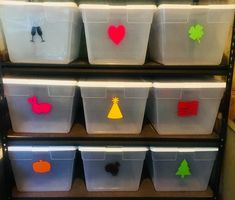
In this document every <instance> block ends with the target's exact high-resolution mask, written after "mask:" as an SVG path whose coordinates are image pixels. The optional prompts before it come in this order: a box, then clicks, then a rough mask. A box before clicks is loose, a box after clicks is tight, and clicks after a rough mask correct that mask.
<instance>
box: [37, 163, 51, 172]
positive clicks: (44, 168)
mask: <svg viewBox="0 0 235 200" xmlns="http://www.w3.org/2000/svg"><path fill="white" fill-rule="evenodd" d="M33 171H34V172H35V173H39V174H45V173H48V172H50V171H51V163H49V162H48V161H44V160H39V161H36V162H34V163H33Z"/></svg>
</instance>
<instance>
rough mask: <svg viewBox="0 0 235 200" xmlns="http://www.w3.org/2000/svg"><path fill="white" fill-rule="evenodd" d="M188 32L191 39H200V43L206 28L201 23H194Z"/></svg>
mask: <svg viewBox="0 0 235 200" xmlns="http://www.w3.org/2000/svg"><path fill="white" fill-rule="evenodd" d="M188 33H189V38H190V39H192V40H193V41H198V43H200V40H201V39H202V37H203V35H204V28H203V26H202V25H200V24H196V25H192V26H191V27H190V28H189V31H188Z"/></svg>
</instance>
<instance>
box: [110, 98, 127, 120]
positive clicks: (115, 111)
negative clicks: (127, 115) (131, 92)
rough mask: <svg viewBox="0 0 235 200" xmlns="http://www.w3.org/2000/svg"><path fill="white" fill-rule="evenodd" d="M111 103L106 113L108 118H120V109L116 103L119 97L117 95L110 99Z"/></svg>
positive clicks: (121, 116)
mask: <svg viewBox="0 0 235 200" xmlns="http://www.w3.org/2000/svg"><path fill="white" fill-rule="evenodd" d="M112 102H113V105H112V107H111V109H110V111H109V113H108V115H107V118H108V119H113V120H115V119H122V118H123V115H122V111H121V109H120V107H119V105H118V102H119V98H118V97H113V99H112Z"/></svg>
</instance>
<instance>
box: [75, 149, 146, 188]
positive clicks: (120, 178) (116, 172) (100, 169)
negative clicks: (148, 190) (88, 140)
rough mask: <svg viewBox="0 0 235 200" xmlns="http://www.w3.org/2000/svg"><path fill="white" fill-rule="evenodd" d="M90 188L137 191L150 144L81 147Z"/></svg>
mask: <svg viewBox="0 0 235 200" xmlns="http://www.w3.org/2000/svg"><path fill="white" fill-rule="evenodd" d="M79 150H80V151H81V154H82V159H83V166H84V171H85V179H86V187H87V190H88V191H137V190H138V188H139V184H140V178H141V174H142V168H143V163H144V159H145V154H146V151H147V150H148V148H146V147H126V148H124V147H119V148H118V147H116V148H115V147H79Z"/></svg>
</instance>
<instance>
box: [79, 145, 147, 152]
mask: <svg viewBox="0 0 235 200" xmlns="http://www.w3.org/2000/svg"><path fill="white" fill-rule="evenodd" d="M78 150H79V151H83V152H142V151H148V150H149V148H148V147H82V146H80V147H78Z"/></svg>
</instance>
